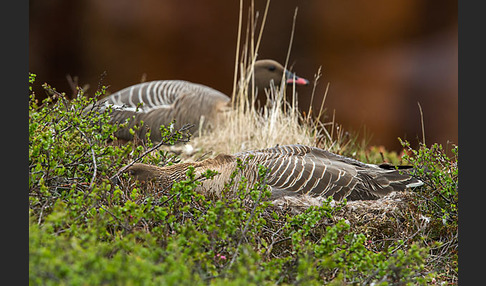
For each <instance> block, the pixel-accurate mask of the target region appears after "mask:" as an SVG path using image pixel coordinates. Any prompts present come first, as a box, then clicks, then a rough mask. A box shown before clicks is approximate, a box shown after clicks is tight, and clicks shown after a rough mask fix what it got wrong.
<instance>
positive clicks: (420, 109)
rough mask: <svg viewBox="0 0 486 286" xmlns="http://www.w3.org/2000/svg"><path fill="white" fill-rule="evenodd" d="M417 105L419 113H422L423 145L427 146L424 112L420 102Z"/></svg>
mask: <svg viewBox="0 0 486 286" xmlns="http://www.w3.org/2000/svg"><path fill="white" fill-rule="evenodd" d="M417 105H418V107H419V111H420V123H421V124H422V143H423V144H424V146H425V127H424V113H423V112H422V106H421V105H420V102H418V101H417Z"/></svg>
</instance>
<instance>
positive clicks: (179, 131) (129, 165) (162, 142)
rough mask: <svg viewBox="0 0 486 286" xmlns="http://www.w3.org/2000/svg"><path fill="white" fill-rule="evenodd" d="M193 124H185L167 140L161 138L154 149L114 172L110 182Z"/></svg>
mask: <svg viewBox="0 0 486 286" xmlns="http://www.w3.org/2000/svg"><path fill="white" fill-rule="evenodd" d="M193 126H194V124H185V125H184V126H182V127H181V129H179V130H178V131H177V132H173V133H171V134H170V135H169V136H168V138H163V139H162V140H161V141H160V142H159V143H157V145H155V146H154V147H152V148H150V149H148V150H147V151H145V152H143V153H142V155H140V156H138V157H137V158H136V159H135V160H133V161H132V162H130V163H128V164H127V165H125V166H123V167H122V168H121V169H120V170H118V172H116V174H115V175H113V176H112V177H111V178H110V181H112V182H114V180H115V179H116V178H118V176H120V174H122V173H123V172H125V171H126V170H127V169H128V168H130V167H131V166H132V165H133V164H135V163H136V162H138V161H140V160H142V158H143V157H145V156H146V155H147V154H149V153H150V152H152V151H154V150H157V149H158V148H160V146H162V145H168V142H169V141H170V139H172V138H174V137H175V136H176V134H178V133H183V132H185V131H187V130H189V129H190V128H191V127H193Z"/></svg>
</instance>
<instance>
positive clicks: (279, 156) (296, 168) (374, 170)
mask: <svg viewBox="0 0 486 286" xmlns="http://www.w3.org/2000/svg"><path fill="white" fill-rule="evenodd" d="M238 158H239V159H241V160H242V161H243V162H247V165H246V167H245V168H244V169H243V170H242V171H240V172H239V174H238V175H237V177H236V178H237V180H238V179H239V178H241V176H244V177H245V178H246V179H247V180H248V186H253V184H254V183H255V182H256V181H257V179H258V165H259V164H261V165H263V166H264V167H266V168H267V170H268V173H267V181H266V183H267V184H268V186H269V187H270V188H271V192H272V195H271V199H277V198H280V197H283V196H296V195H304V194H307V195H310V196H314V197H329V196H333V198H334V199H335V200H341V199H343V198H346V199H347V200H370V199H378V198H381V197H383V196H385V195H387V194H389V193H391V192H393V191H403V190H405V189H406V188H411V187H418V186H421V185H423V182H422V181H420V180H418V179H416V178H414V177H413V176H412V175H410V173H409V172H410V171H411V169H407V170H397V169H395V167H393V166H390V165H387V164H382V165H374V164H365V163H362V162H360V161H357V160H354V159H351V158H347V157H344V156H340V155H336V154H333V153H331V152H328V151H325V150H322V149H319V148H315V147H309V146H303V145H287V146H277V147H273V148H267V149H262V150H256V151H245V152H240V153H236V154H234V155H224V154H220V155H218V156H217V157H215V158H214V159H206V160H203V161H201V162H195V163H181V164H176V165H172V166H168V167H158V166H153V165H147V164H142V163H135V164H134V165H132V166H131V167H129V168H128V169H127V172H128V174H130V175H131V176H133V177H134V178H135V179H138V180H140V181H154V182H156V183H157V184H158V185H159V186H160V187H161V189H164V190H169V189H170V188H171V187H172V184H173V182H175V181H181V180H183V179H185V176H186V172H187V170H188V167H189V166H194V170H195V174H196V176H197V175H200V174H202V173H203V172H205V171H206V170H208V169H210V170H214V171H218V172H219V174H218V175H216V176H215V177H214V178H213V179H211V180H205V181H203V182H202V184H201V185H200V186H198V189H197V191H198V192H201V193H204V194H213V195H216V196H219V195H220V194H221V191H222V190H223V188H224V186H225V184H226V183H227V182H228V181H229V179H230V175H231V174H232V172H233V171H234V170H235V169H236V167H237V159H238ZM401 167H402V168H403V169H406V168H407V167H406V166H401ZM237 186H238V184H237V183H236V184H234V185H233V189H232V191H235V190H236V189H235V188H236V187H237Z"/></svg>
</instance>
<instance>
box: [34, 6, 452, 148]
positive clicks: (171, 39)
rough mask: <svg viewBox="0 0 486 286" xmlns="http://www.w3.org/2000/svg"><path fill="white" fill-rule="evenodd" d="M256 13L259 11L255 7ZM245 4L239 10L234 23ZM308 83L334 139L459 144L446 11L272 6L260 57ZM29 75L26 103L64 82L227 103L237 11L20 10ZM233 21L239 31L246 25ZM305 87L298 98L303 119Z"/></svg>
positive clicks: (131, 8)
mask: <svg viewBox="0 0 486 286" xmlns="http://www.w3.org/2000/svg"><path fill="white" fill-rule="evenodd" d="M255 2H256V3H255V5H256V10H259V11H260V19H261V15H262V14H263V11H264V7H265V3H266V1H258V0H257V1H255ZM248 4H249V1H245V8H244V15H247V13H248V9H247V7H248ZM295 7H298V14H297V22H296V30H295V36H294V42H293V46H292V52H291V56H290V63H289V65H290V66H292V69H293V71H295V72H296V73H297V74H298V75H299V76H302V77H305V78H307V79H309V80H311V81H313V79H314V76H315V74H316V73H317V71H318V69H319V67H322V77H321V79H320V80H319V82H318V86H317V89H316V94H315V96H316V98H315V101H314V103H315V108H314V109H316V110H318V109H319V106H320V104H321V101H322V98H323V96H324V91H325V88H326V85H327V83H328V82H329V83H330V90H329V93H328V95H327V98H326V102H325V108H326V111H327V112H326V114H327V116H328V118H327V119H326V121H327V120H329V117H330V116H332V113H333V111H335V115H336V121H337V122H338V123H340V124H342V125H343V127H344V129H345V130H350V131H354V132H358V131H359V132H361V134H363V130H364V129H366V132H367V134H372V138H371V142H370V144H371V145H383V146H385V147H386V148H387V149H389V150H397V151H398V150H400V149H401V147H400V144H399V142H398V140H397V137H401V138H404V139H408V140H409V141H410V142H411V143H412V145H414V146H417V143H418V141H419V140H421V134H422V131H421V123H420V112H419V108H418V105H417V102H420V104H421V106H422V109H423V113H424V122H425V135H426V142H427V144H431V143H434V142H438V143H441V144H442V145H444V146H446V145H447V144H448V142H452V143H455V144H457V143H458V142H457V141H458V130H457V128H458V124H457V122H458V112H457V110H458V108H457V107H458V106H457V104H458V44H457V1H449V0H447V1H439V0H435V1H420V0H396V1H386V0H368V1H365V0H350V1H339V0H307V1H296V0H293V1H292V0H278V1H275V0H274V1H272V2H271V3H270V9H269V14H268V17H267V22H266V26H265V31H264V34H263V40H262V43H261V47H260V51H259V58H261V59H262V58H273V59H276V60H277V61H280V62H282V63H284V62H285V58H286V54H287V49H288V44H289V39H290V34H291V28H292V20H293V15H294V11H295ZM29 10H30V11H29V18H30V22H29V26H30V35H29V64H30V66H29V70H30V72H33V73H36V74H37V86H36V89H35V91H36V94H37V95H38V97H40V98H42V97H43V96H44V92H43V91H42V89H40V84H42V83H44V82H47V83H49V84H51V85H52V86H53V87H56V89H57V90H58V91H64V92H66V93H67V94H70V93H71V89H70V87H69V85H68V82H67V80H66V75H67V74H69V75H71V76H78V77H79V84H80V85H84V84H89V85H90V89H89V90H88V93H90V94H92V93H93V92H94V91H95V90H96V86H97V84H98V82H99V79H100V76H101V74H102V73H103V72H104V71H106V73H107V75H106V77H105V78H104V79H103V84H105V85H109V86H110V88H109V91H111V92H114V91H117V90H119V89H122V88H124V87H127V86H129V85H132V84H135V83H138V82H140V81H141V80H142V78H145V80H147V81H148V80H158V79H184V80H189V81H192V82H197V83H202V84H206V85H208V86H211V87H213V88H216V89H218V90H220V91H222V92H224V93H226V94H228V95H230V94H231V92H232V87H233V70H234V61H235V50H236V38H237V27H238V13H239V1H236V0H234V1H229V0H213V1H198V0H186V1H169V0H164V1H163V0H140V1H130V0H104V1H95V0H87V1H62V0H42V1H41V0H37V1H35V0H31V1H30V8H29ZM244 21H245V22H246V16H245V19H244ZM311 92H312V87H311V86H309V87H301V88H299V89H298V93H299V105H300V106H301V108H302V109H304V110H307V108H308V105H309V98H310V95H311Z"/></svg>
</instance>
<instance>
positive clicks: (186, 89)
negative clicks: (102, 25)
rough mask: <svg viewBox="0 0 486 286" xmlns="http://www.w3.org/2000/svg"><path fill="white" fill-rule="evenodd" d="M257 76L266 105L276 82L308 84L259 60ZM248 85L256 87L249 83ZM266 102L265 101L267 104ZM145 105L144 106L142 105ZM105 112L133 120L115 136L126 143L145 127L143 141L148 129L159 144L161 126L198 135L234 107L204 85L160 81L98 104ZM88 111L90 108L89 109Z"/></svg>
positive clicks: (259, 96) (141, 134)
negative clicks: (187, 129)
mask: <svg viewBox="0 0 486 286" xmlns="http://www.w3.org/2000/svg"><path fill="white" fill-rule="evenodd" d="M254 77H255V82H254V85H255V86H256V88H257V90H258V92H257V101H259V102H261V103H264V102H265V101H266V95H265V92H264V91H263V89H264V88H268V87H269V86H270V83H271V81H273V83H274V85H275V86H280V84H281V81H282V79H284V80H285V83H286V84H296V85H307V84H308V83H309V81H308V80H306V79H303V78H300V77H298V76H296V75H295V74H294V73H291V72H290V71H288V70H286V69H285V68H284V67H283V66H282V65H281V64H279V63H278V62H276V61H274V60H259V61H256V62H255V65H254ZM249 86H250V87H251V86H253V83H250V84H249ZM264 100H265V101H264ZM142 103H143V104H142ZM99 104H100V105H101V107H102V109H104V108H106V107H107V106H109V105H111V106H112V107H113V111H112V113H111V117H112V122H114V123H123V122H125V120H126V119H127V118H132V117H133V116H134V119H131V120H130V122H129V124H128V126H127V127H125V128H122V129H120V130H119V131H118V132H117V134H116V136H117V137H118V138H119V139H123V140H132V139H133V135H132V134H130V132H129V129H130V128H133V127H134V126H140V123H141V122H142V121H143V123H144V124H143V127H142V128H139V129H138V130H137V132H136V134H137V136H138V137H139V138H141V139H144V138H145V134H146V133H147V130H148V129H150V130H151V134H150V139H151V140H152V141H160V140H161V135H160V129H159V128H160V126H161V125H166V126H167V125H169V124H170V123H171V122H172V121H173V120H175V121H176V123H175V126H174V128H176V129H179V128H181V127H182V126H183V125H185V124H193V125H195V129H192V130H191V131H192V133H193V134H195V133H197V130H198V128H199V127H201V128H203V129H207V128H209V127H210V126H212V125H214V124H215V123H216V122H217V121H218V117H219V115H220V114H221V113H223V112H224V111H227V110H229V109H230V108H231V100H230V97H229V96H227V95H225V94H223V93H221V92H219V91H217V90H215V89H213V88H210V87H208V86H205V85H201V84H196V83H192V82H188V81H183V80H158V81H151V82H145V83H140V84H136V85H133V86H130V87H127V88H125V89H122V90H120V91H118V92H115V93H113V94H111V95H110V96H108V97H106V98H103V99H101V100H100V101H99ZM88 108H89V107H88Z"/></svg>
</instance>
